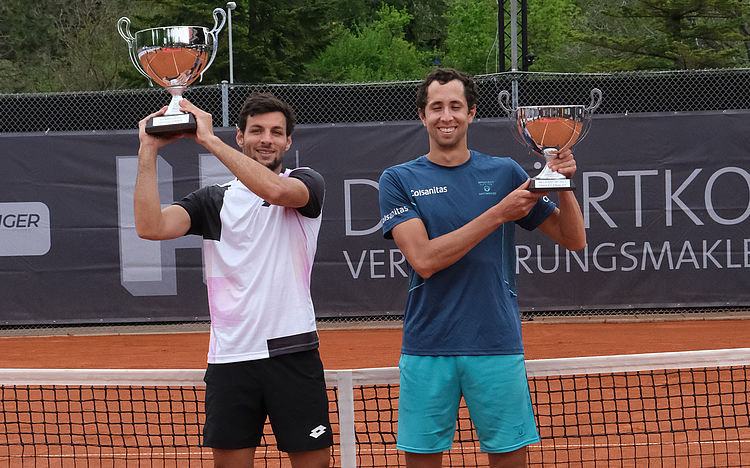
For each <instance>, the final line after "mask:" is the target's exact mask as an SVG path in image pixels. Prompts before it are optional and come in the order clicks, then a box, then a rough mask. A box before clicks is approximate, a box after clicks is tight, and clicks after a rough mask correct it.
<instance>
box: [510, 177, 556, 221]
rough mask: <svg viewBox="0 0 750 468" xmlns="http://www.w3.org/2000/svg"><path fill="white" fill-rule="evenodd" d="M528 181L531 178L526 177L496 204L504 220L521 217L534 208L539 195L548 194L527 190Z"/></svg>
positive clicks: (547, 193)
mask: <svg viewBox="0 0 750 468" xmlns="http://www.w3.org/2000/svg"><path fill="white" fill-rule="evenodd" d="M530 183H531V179H526V181H525V182H524V183H522V184H521V185H519V186H518V188H516V189H515V190H513V191H512V192H510V193H509V194H508V195H506V196H505V198H503V199H502V200H500V203H498V204H497V207H498V208H500V209H501V213H502V215H503V217H504V218H506V221H516V220H518V219H521V218H523V217H524V216H526V215H527V214H529V212H530V211H531V209H532V208H534V205H536V202H537V200H539V198H540V197H544V196H547V195H549V192H529V190H528V188H529V184H530Z"/></svg>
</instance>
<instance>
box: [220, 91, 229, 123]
mask: <svg viewBox="0 0 750 468" xmlns="http://www.w3.org/2000/svg"><path fill="white" fill-rule="evenodd" d="M221 126H222V127H228V126H229V83H228V82H227V80H223V81H222V82H221Z"/></svg>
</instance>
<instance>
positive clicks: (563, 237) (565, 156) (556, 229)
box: [539, 150, 586, 250]
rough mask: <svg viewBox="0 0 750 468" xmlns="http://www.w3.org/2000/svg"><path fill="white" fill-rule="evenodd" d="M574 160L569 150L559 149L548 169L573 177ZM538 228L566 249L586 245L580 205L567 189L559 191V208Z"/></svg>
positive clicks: (574, 169) (574, 248) (579, 248)
mask: <svg viewBox="0 0 750 468" xmlns="http://www.w3.org/2000/svg"><path fill="white" fill-rule="evenodd" d="M576 167H577V166H576V161H575V158H574V157H573V153H571V151H570V150H565V151H561V152H560V154H559V155H558V156H557V157H556V158H555V159H553V160H552V161H551V162H550V169H552V170H554V171H557V172H559V173H560V174H563V175H565V176H566V177H568V178H571V177H573V174H574V173H575V171H576ZM539 230H540V231H542V232H543V233H545V234H546V235H547V236H549V237H550V238H552V239H554V240H555V242H557V243H558V244H560V245H562V246H563V247H565V248H566V249H568V250H581V249H583V248H584V247H586V229H585V227H584V224H583V215H582V214H581V207H580V206H579V205H578V200H576V197H575V194H574V193H573V192H569V191H562V192H560V193H559V208H555V211H554V212H553V213H552V214H551V215H550V216H549V217H548V218H547V219H546V220H544V222H543V223H542V224H540V225H539Z"/></svg>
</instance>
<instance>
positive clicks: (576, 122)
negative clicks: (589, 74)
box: [498, 88, 602, 192]
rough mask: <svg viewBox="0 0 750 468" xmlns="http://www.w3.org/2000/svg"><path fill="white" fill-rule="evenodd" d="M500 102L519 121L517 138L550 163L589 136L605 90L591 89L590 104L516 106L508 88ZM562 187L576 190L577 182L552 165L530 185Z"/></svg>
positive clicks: (535, 188)
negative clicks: (565, 150)
mask: <svg viewBox="0 0 750 468" xmlns="http://www.w3.org/2000/svg"><path fill="white" fill-rule="evenodd" d="M498 102H499V103H500V107H501V108H502V109H503V110H504V111H505V112H506V113H507V114H508V116H509V117H510V118H511V119H512V120H513V121H514V122H515V124H516V125H515V128H514V130H513V135H514V136H515V137H516V139H517V140H518V141H519V142H521V144H523V145H525V146H528V147H529V148H530V149H531V150H532V151H533V152H534V153H536V154H538V155H540V156H543V157H544V159H545V161H546V162H547V163H549V162H550V161H551V160H552V159H554V158H555V157H556V152H557V151H562V150H564V149H567V148H570V147H571V146H573V145H574V144H575V143H576V142H578V141H581V140H582V139H583V137H585V136H586V133H588V131H589V128H591V116H592V115H593V113H594V111H595V110H596V109H597V108H598V107H599V104H601V102H602V92H601V91H600V90H599V89H597V88H594V89H592V90H591V104H590V105H589V107H585V106H525V107H520V106H519V107H518V108H516V109H513V108H512V107H511V104H510V93H509V92H508V91H501V92H500V95H499V96H498ZM562 190H575V184H573V181H572V180H570V179H568V178H567V177H565V176H564V175H562V174H559V173H557V172H555V171H553V170H551V169H550V168H549V166H548V165H545V166H544V169H542V172H540V173H539V174H538V175H537V176H536V177H534V178H532V179H531V183H530V184H529V191H531V192H552V191H562Z"/></svg>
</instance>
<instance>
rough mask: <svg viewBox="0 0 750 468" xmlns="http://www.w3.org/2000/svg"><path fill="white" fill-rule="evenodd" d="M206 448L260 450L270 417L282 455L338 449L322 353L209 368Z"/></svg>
mask: <svg viewBox="0 0 750 468" xmlns="http://www.w3.org/2000/svg"><path fill="white" fill-rule="evenodd" d="M203 380H204V381H205V382H206V424H205V425H204V427H203V445H205V446H207V447H213V448H218V449H226V450H231V449H241V448H248V447H257V446H259V445H260V440H261V436H262V435H263V426H264V424H265V421H266V416H268V418H269V420H270V422H271V427H272V429H273V433H274V435H275V437H276V443H277V445H278V447H279V450H281V451H283V452H306V451H310V450H320V449H324V448H327V447H330V446H331V445H333V434H332V433H331V424H330V422H329V419H328V396H327V394H326V385H325V379H324V375H323V364H322V363H321V361H320V355H319V354H318V350H317V349H315V350H312V351H303V352H300V353H292V354H283V355H281V356H275V357H272V358H268V359H259V360H256V361H243V362H233V363H228V364H209V365H208V369H207V370H206V375H205V377H204V379H203Z"/></svg>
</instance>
